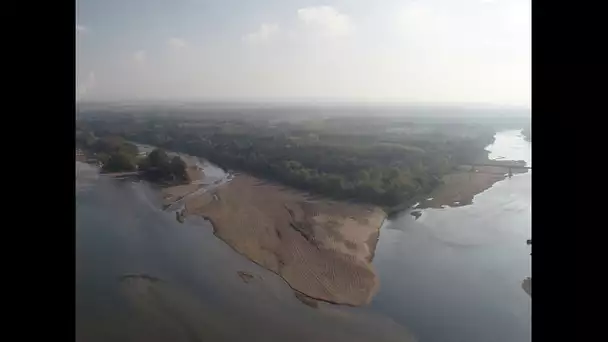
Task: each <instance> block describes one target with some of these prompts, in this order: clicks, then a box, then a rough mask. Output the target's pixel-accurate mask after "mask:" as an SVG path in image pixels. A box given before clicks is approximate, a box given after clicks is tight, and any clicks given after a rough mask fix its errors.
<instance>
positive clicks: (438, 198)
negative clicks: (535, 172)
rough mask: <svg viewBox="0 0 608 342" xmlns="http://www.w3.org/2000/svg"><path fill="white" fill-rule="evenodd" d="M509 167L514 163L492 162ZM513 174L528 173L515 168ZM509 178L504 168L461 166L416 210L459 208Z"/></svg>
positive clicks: (422, 201) (421, 201) (423, 200)
mask: <svg viewBox="0 0 608 342" xmlns="http://www.w3.org/2000/svg"><path fill="white" fill-rule="evenodd" d="M492 163H496V164H504V165H509V164H510V163H513V162H512V161H492ZM512 172H513V174H518V173H526V172H528V170H526V169H518V168H514V169H513V170H512ZM507 177H508V169H507V168H506V167H504V166H476V167H475V168H474V169H473V170H472V169H471V166H461V167H460V168H459V169H458V170H456V171H455V172H452V173H450V174H447V175H445V176H444V177H443V179H442V180H443V183H442V184H441V185H439V186H438V187H437V188H436V189H435V190H433V191H432V192H431V193H430V194H429V195H428V197H427V198H426V199H422V200H420V201H419V204H418V205H417V206H415V209H426V208H443V207H445V206H450V207H458V206H464V205H470V204H472V203H473V198H474V197H475V195H477V194H480V193H482V192H484V191H485V190H487V189H489V188H491V187H492V186H493V185H494V184H495V183H496V182H499V181H502V180H504V179H506V178H507Z"/></svg>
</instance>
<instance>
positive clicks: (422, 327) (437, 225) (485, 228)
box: [76, 131, 531, 342]
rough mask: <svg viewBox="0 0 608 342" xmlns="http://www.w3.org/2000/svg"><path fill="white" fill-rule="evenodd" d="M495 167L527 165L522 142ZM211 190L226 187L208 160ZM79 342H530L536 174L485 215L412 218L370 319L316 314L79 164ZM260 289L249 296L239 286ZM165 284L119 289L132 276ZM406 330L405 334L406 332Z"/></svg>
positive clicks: (507, 148) (201, 224) (511, 139)
mask: <svg viewBox="0 0 608 342" xmlns="http://www.w3.org/2000/svg"><path fill="white" fill-rule="evenodd" d="M489 149H490V151H491V154H490V156H491V157H493V158H498V157H504V158H507V159H524V160H526V161H527V162H529V163H531V158H530V146H529V144H528V143H526V142H525V141H523V138H522V137H521V135H520V134H519V132H517V131H508V132H501V133H498V134H497V136H496V142H495V144H494V145H493V146H490V147H489ZM198 162H200V165H201V167H204V168H206V172H207V174H208V175H210V176H212V177H213V180H218V179H221V178H222V177H223V176H224V175H223V173H222V171H221V169H219V168H213V166H210V165H209V164H208V163H205V162H204V161H202V160H200V161H198ZM77 169H78V172H77V173H78V177H77V180H76V189H77V190H76V313H77V321H76V335H77V340H78V341H109V340H111V341H142V340H145V341H204V340H207V341H242V340H248V341H285V340H290V341H329V340H331V341H408V340H410V335H411V334H412V335H414V336H415V337H416V339H418V340H419V341H422V342H426V341H429V342H432V341H467V342H469V341H473V342H474V341H480V342H481V341H483V342H487V341H505V342H507V341H509V342H510V341H527V340H529V338H528V336H529V334H530V298H529V297H528V295H527V294H526V293H525V292H524V291H523V290H522V289H521V281H522V280H523V279H524V278H525V277H527V276H529V275H530V266H529V265H530V255H529V254H530V249H529V247H528V246H526V243H525V242H526V239H527V238H529V237H530V216H531V206H530V183H531V174H530V173H527V174H522V175H516V176H515V177H513V178H512V179H508V180H505V181H503V182H499V183H497V184H495V185H494V186H493V187H492V188H491V189H489V190H487V191H486V192H484V193H482V194H480V195H478V196H477V197H475V200H474V204H473V205H471V206H466V207H459V208H447V209H426V210H424V211H423V215H422V216H421V217H420V218H419V219H418V220H414V219H413V217H412V216H411V215H409V214H408V213H404V214H403V215H401V216H400V217H397V218H396V219H394V220H390V221H386V222H385V224H384V226H383V227H382V229H381V234H380V241H379V243H378V247H377V251H376V256H375V259H374V267H375V268H376V270H377V272H378V275H379V277H380V284H381V285H380V291H379V293H378V294H377V295H376V297H375V298H374V300H373V302H372V303H371V304H370V305H369V306H368V307H364V308H348V307H341V306H334V305H329V304H321V305H320V306H319V308H311V307H308V306H306V305H304V304H302V303H301V302H299V301H298V300H297V299H296V298H295V297H294V295H293V292H292V291H291V290H290V289H289V287H288V286H287V285H286V284H285V283H284V282H283V281H282V280H281V278H279V277H278V276H276V275H274V274H273V273H271V272H269V271H266V270H265V269H263V268H261V267H259V266H257V265H255V264H253V263H251V262H249V261H248V260H247V259H246V258H244V257H242V256H241V255H239V254H237V253H236V252H234V251H233V250H232V249H231V248H230V247H229V246H227V245H226V244H224V243H223V242H222V241H221V240H219V239H217V238H216V237H215V236H214V235H213V232H212V229H211V226H210V225H209V224H208V223H207V222H205V221H203V220H201V219H187V220H186V222H185V223H184V224H180V223H178V222H177V221H176V220H175V215H174V214H173V213H171V212H165V211H162V210H160V209H159V208H160V198H159V194H158V192H157V191H156V190H155V189H154V188H152V187H151V186H150V185H148V184H147V183H145V182H132V181H116V180H112V179H108V178H105V177H103V176H101V177H100V176H99V175H98V174H97V171H96V170H95V169H94V168H91V167H90V166H88V165H86V164H78V165H77ZM237 271H246V272H249V273H251V274H252V275H254V276H255V278H254V279H253V280H252V281H251V282H250V283H248V284H246V283H244V282H243V281H242V280H241V279H240V278H239V277H238V275H237V273H236V272H237ZM133 273H145V274H149V275H151V276H154V277H157V278H159V279H161V280H160V281H157V282H149V281H145V280H130V281H121V280H120V278H119V277H120V276H121V275H124V274H133ZM406 327H407V328H406Z"/></svg>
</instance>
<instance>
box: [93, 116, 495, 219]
mask: <svg viewBox="0 0 608 342" xmlns="http://www.w3.org/2000/svg"><path fill="white" fill-rule="evenodd" d="M368 122H369V120H368ZM342 125H343V126H344V127H347V125H348V122H347V121H344V122H342ZM93 126H94V129H95V131H96V132H98V133H99V134H119V135H122V136H125V137H127V138H128V139H129V140H132V141H138V142H141V143H145V144H150V145H154V146H159V147H162V148H166V149H169V150H173V151H180V152H184V153H187V154H190V155H194V156H200V157H204V158H206V159H208V160H209V161H211V162H213V163H215V164H217V165H219V166H221V167H223V168H229V169H236V170H243V171H246V172H248V173H251V174H254V175H256V176H259V177H262V178H267V179H272V180H276V181H279V182H281V183H283V184H286V185H290V186H293V187H296V188H299V189H303V190H306V191H311V192H315V193H319V194H323V195H326V196H329V197H333V198H338V199H348V200H355V201H361V202H368V203H374V204H377V205H381V206H384V207H394V206H398V205H400V204H402V203H404V202H406V201H409V200H412V199H413V198H414V197H415V196H417V195H421V194H426V193H429V192H430V191H431V190H432V189H434V188H435V187H436V186H437V185H439V184H440V183H441V178H442V176H443V175H445V174H447V173H449V172H451V171H452V170H453V169H454V167H456V166H457V165H460V164H465V163H467V162H473V161H475V159H477V158H479V156H480V155H482V154H483V153H484V147H485V146H487V145H488V144H489V143H491V142H492V140H493V132H492V133H489V132H485V131H484V132H482V133H479V134H477V133H475V134H476V135H474V136H473V137H467V136H466V135H463V136H462V137H461V136H456V135H454V134H451V135H450V134H448V133H449V130H450V129H452V130H454V128H453V127H450V128H448V129H444V130H443V131H441V132H434V131H433V132H430V133H429V132H426V131H424V130H420V132H421V133H419V132H418V131H416V129H418V127H417V126H416V125H405V126H404V127H405V128H404V129H409V130H410V131H412V132H414V133H412V134H407V133H406V134H403V133H395V134H389V133H383V131H382V129H384V128H383V127H379V126H378V124H376V123H372V124H368V125H367V126H369V128H367V127H366V125H365V124H361V125H360V126H357V127H349V128H348V129H341V128H340V125H335V127H337V128H335V129H334V128H332V129H331V130H329V129H324V128H323V126H320V127H321V128H310V127H309V126H310V125H309V126H305V125H287V124H283V125H279V126H278V127H273V126H270V125H268V124H264V123H261V124H259V123H255V122H243V121H230V120H226V121H218V120H214V121H205V120H202V119H201V120H197V121H195V122H193V123H188V124H185V123H183V122H180V121H178V120H169V119H167V120H156V121H155V120H143V119H141V120H129V119H125V120H122V121H121V120H117V121H98V122H95V123H93ZM354 129H356V131H353V130H354ZM442 129H443V128H442ZM446 132H448V133H446Z"/></svg>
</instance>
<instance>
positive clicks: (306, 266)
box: [165, 174, 386, 306]
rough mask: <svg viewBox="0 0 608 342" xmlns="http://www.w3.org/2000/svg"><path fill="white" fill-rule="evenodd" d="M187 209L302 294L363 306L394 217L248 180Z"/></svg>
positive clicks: (190, 201)
mask: <svg viewBox="0 0 608 342" xmlns="http://www.w3.org/2000/svg"><path fill="white" fill-rule="evenodd" d="M182 191H184V192H185V191H187V190H186V188H185V187H182V188H175V187H172V188H168V189H166V190H165V192H171V193H173V194H177V193H178V192H179V193H181V192H182ZM182 198H183V196H182ZM184 205H185V210H184V215H186V216H188V215H198V216H202V217H205V218H206V219H208V220H209V221H211V223H212V224H213V226H214V230H215V235H216V236H218V237H219V238H220V239H222V240H223V241H225V242H226V243H227V244H228V245H230V246H231V247H232V248H233V249H235V250H236V251H237V252H239V253H241V254H243V255H245V256H247V257H248V258H249V259H250V260H252V261H254V262H256V263H257V264H259V265H261V266H263V267H265V268H267V269H269V270H271V271H273V272H275V273H276V274H278V275H280V276H281V277H282V278H283V279H284V280H285V281H286V282H287V283H288V284H289V285H290V286H291V287H292V288H293V289H294V290H295V291H297V292H299V293H302V294H305V295H306V296H309V297H311V298H314V299H317V300H321V301H326V302H331V303H336V304H347V305H352V306H358V305H363V304H366V303H369V301H370V300H371V298H372V297H373V295H374V294H375V292H376V291H377V288H378V280H377V277H376V274H375V272H374V270H373V269H372V267H371V260H372V258H373V255H374V252H375V248H376V243H377V239H378V234H379V233H378V232H379V229H380V227H381V225H382V222H383V221H384V219H385V217H386V214H385V213H384V211H382V210H381V209H380V208H378V207H375V206H366V205H361V204H351V203H346V202H336V201H331V200H327V199H320V198H317V197H313V196H311V195H309V194H306V193H303V192H300V191H296V190H293V189H290V188H287V187H284V186H281V185H278V184H275V183H270V182H268V181H264V180H260V179H258V178H255V177H252V176H248V175H243V174H240V175H237V176H235V177H234V179H232V180H231V181H230V182H228V183H226V184H224V185H221V186H220V187H218V188H216V189H214V190H212V191H210V192H206V193H202V194H196V195H192V196H188V197H186V198H184Z"/></svg>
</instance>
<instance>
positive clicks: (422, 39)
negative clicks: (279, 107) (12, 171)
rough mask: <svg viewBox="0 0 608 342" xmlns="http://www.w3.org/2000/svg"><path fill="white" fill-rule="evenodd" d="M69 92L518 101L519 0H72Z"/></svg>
mask: <svg viewBox="0 0 608 342" xmlns="http://www.w3.org/2000/svg"><path fill="white" fill-rule="evenodd" d="M76 6H77V17H76V23H77V26H76V75H77V77H76V88H77V94H76V100H77V101H78V102H97V101H102V102H103V101H114V102H115V101H142V100H147V101H151V100H153V101H216V102H226V101H241V102H249V101H251V102H305V101H320V102H332V101H334V102H336V101H337V102H348V103H367V102H370V103H414V104H418V103H431V104H446V103H466V104H492V105H506V106H517V107H526V108H530V98H531V75H530V64H531V61H530V60H531V57H530V50H531V46H530V41H531V37H530V36H531V34H530V30H531V28H530V26H531V25H530V0H509V1H507V0H493V1H492V0H458V1H454V0H452V1H448V0H426V1H397V0H387V1H382V2H370V1H363V0H351V1H346V0H333V1H330V0H328V1H325V2H314V1H303V0H297V1H278V0H251V1H236V0H224V1H210V0H175V1H154V2H150V1H144V0H123V1H118V0H106V1H102V0H77V4H76Z"/></svg>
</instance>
